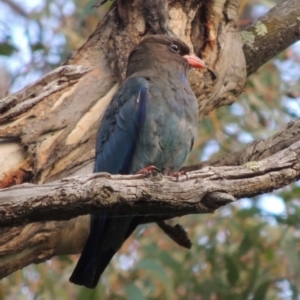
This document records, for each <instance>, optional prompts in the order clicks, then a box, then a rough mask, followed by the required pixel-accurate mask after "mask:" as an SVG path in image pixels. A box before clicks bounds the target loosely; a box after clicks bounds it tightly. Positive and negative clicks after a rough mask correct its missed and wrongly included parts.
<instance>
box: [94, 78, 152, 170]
mask: <svg viewBox="0 0 300 300" xmlns="http://www.w3.org/2000/svg"><path fill="white" fill-rule="evenodd" d="M147 89H148V84H147V81H146V80H145V79H144V78H136V77H134V78H129V79H127V80H126V81H125V82H124V84H123V85H122V86H121V88H120V89H119V91H118V92H117V94H116V95H115V97H114V99H113V100H112V103H111V105H110V106H109V107H108V109H107V111H106V113H105V115H104V117H103V120H102V124H101V127H100V130H99V132H98V137H97V147H96V164H95V169H94V171H95V172H108V173H110V174H128V172H129V167H130V163H131V159H132V156H133V153H134V148H135V143H136V140H137V137H138V135H139V132H140V129H141V127H142V126H143V124H144V121H145V116H146V106H147Z"/></svg>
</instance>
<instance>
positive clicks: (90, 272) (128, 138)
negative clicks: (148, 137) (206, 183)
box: [70, 77, 148, 288]
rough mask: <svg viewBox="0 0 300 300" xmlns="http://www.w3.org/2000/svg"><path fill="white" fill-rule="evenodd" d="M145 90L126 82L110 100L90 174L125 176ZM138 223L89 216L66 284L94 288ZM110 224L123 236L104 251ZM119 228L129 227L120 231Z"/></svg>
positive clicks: (140, 81) (142, 82)
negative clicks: (84, 238) (88, 226)
mask: <svg viewBox="0 0 300 300" xmlns="http://www.w3.org/2000/svg"><path fill="white" fill-rule="evenodd" d="M147 90H148V84H147V81H146V79H144V78H141V77H135V78H129V79H127V80H126V81H125V82H124V83H123V85H122V86H121V87H120V89H119V91H118V92H117V94H116V95H115V96H114V98H113V99H112V101H111V103H110V105H109V106H108V108H107V110H106V112H105V114H104V116H103V119H102V122H101V126H100V129H99V131H98V135H97V144H96V162H95V168H94V172H108V173H111V174H129V172H130V166H131V162H132V157H133V155H134V151H135V145H136V141H137V138H138V136H139V133H140V130H141V128H142V127H143V124H144V122H145V118H146V111H147V102H148V99H147ZM122 221H123V223H122ZM139 221H140V217H129V222H128V217H127V219H126V217H123V218H118V219H117V220H116V219H113V215H112V214H111V213H106V214H103V215H102V216H99V215H92V217H91V230H90V235H89V237H88V240H87V242H86V244H85V247H84V249H83V251H82V254H81V256H80V259H79V261H78V263H77V265H76V267H75V269H74V272H73V274H72V276H71V278H70V281H71V282H73V283H75V284H79V285H85V286H86V287H89V288H94V287H95V286H96V285H97V283H98V281H99V278H100V276H101V274H102V272H103V271H104V270H105V268H106V267H107V265H108V263H109V262H110V260H111V259H112V257H113V256H114V254H115V253H116V251H117V250H118V249H115V247H114V245H118V244H122V243H123V242H124V240H125V239H126V238H127V237H128V236H129V235H130V234H131V233H132V232H133V231H134V230H135V228H136V227H137V226H138V224H139ZM111 222H118V223H119V226H120V228H121V229H122V230H125V235H123V236H122V235H120V236H119V237H117V236H112V237H111V240H112V243H111V246H109V245H110V244H109V245H108V246H109V247H107V246H106V244H107V237H106V233H107V232H109V230H110V229H109V228H110V224H111ZM123 224H129V225H127V228H124V226H123ZM113 239H119V240H116V241H115V240H113ZM103 243H104V244H105V245H103Z"/></svg>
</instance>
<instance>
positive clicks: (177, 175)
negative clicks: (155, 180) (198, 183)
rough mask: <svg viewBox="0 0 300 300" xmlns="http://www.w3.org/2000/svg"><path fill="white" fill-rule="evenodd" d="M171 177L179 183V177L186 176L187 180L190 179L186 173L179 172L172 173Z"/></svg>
mask: <svg viewBox="0 0 300 300" xmlns="http://www.w3.org/2000/svg"><path fill="white" fill-rule="evenodd" d="M169 175H170V176H172V177H175V178H176V180H177V181H178V180H179V177H180V176H183V175H185V176H186V178H187V179H188V178H189V177H188V175H187V173H186V172H185V171H178V172H174V173H171V174H169Z"/></svg>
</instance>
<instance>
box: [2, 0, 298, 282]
mask: <svg viewBox="0 0 300 300" xmlns="http://www.w3.org/2000/svg"><path fill="white" fill-rule="evenodd" d="M239 2H240V1H239V0H227V1H225V0H215V1H207V0H201V1H195V0H186V1H179V0H175V1H174V0H172V1H171V0H168V1H163V0H155V1H154V0H153V1H145V0H137V1H130V0H127V1H115V3H114V4H113V5H112V8H111V10H110V11H109V13H108V14H107V16H106V17H105V19H104V20H103V21H101V22H99V24H98V27H97V28H96V30H95V32H94V33H93V34H92V35H91V36H90V38H89V39H88V40H87V41H86V43H85V44H84V45H83V46H82V47H81V48H80V49H78V50H77V51H76V52H74V53H72V54H71V55H70V57H69V58H68V60H67V61H66V62H65V63H64V64H63V65H62V66H61V67H60V68H58V69H56V70H55V71H53V72H51V73H49V74H47V75H46V76H44V77H43V78H42V79H41V80H39V81H38V82H36V83H34V84H33V85H31V86H29V87H27V88H25V89H24V90H22V91H20V92H19V93H17V94H15V95H12V96H8V97H6V98H4V99H2V100H1V101H0V165H1V167H2V168H1V170H2V172H1V174H0V188H5V187H10V186H13V185H16V184H21V183H23V182H31V183H38V184H40V183H47V184H48V185H47V186H48V187H53V184H54V183H53V182H52V181H54V180H58V179H62V178H64V177H66V176H71V175H78V174H88V173H91V172H92V168H93V163H94V155H95V153H94V145H95V137H96V131H97V129H98V126H99V122H100V119H101V116H102V114H103V111H104V110H105V108H106V106H107V104H108V103H109V101H110V100H111V98H112V96H113V95H114V93H115V91H116V90H117V88H118V83H119V81H120V79H121V78H122V77H123V76H124V72H125V69H126V61H127V56H128V53H129V52H130V50H131V49H132V48H133V46H134V45H136V44H137V43H138V42H139V41H140V39H141V38H142V37H143V36H145V35H147V34H154V33H164V34H169V35H173V34H175V35H177V36H178V37H180V38H181V39H183V40H184V41H185V42H186V43H187V44H188V45H189V46H190V47H191V48H192V50H193V51H194V52H195V53H196V54H197V55H199V56H201V57H202V58H203V59H204V60H205V61H206V63H207V65H208V66H209V68H208V70H207V71H206V72H205V73H201V72H199V71H196V70H193V71H192V72H190V81H191V85H192V88H193V90H194V92H195V94H196V95H197V98H198V101H199V110H200V117H203V116H204V115H205V114H207V113H209V112H210V111H212V110H214V109H216V108H218V107H220V106H222V105H225V104H230V103H232V102H233V101H235V99H236V97H237V96H238V95H239V94H240V93H241V92H242V91H243V87H244V84H245V81H246V77H247V74H246V73H248V75H249V74H251V73H252V72H253V71H254V70H256V69H257V68H258V67H259V66H261V65H262V64H263V63H265V62H266V61H267V60H268V59H269V58H270V57H271V56H270V54H269V53H272V56H274V55H275V54H277V53H279V52H280V51H282V50H283V49H284V47H287V46H288V45H290V44H291V43H292V42H294V41H295V40H296V39H299V36H298V33H299V27H297V26H299V23H297V22H299V21H296V23H295V18H294V17H293V18H294V19H290V18H288V17H287V16H288V14H289V11H291V15H293V16H294V14H293V13H292V11H298V10H299V5H298V3H297V2H298V0H291V1H286V2H289V4H287V3H286V2H284V3H283V4H281V5H278V6H277V8H274V9H273V10H272V11H271V12H270V13H268V14H267V15H266V16H265V17H263V18H265V19H263V18H262V19H261V22H262V23H263V22H264V20H269V21H268V22H269V23H270V24H271V23H272V22H273V21H274V20H277V23H276V28H275V29H276V30H274V34H273V31H272V28H273V27H270V28H269V27H268V24H267V23H266V26H267V28H268V33H267V34H266V35H264V36H257V37H255V38H254V42H253V44H252V46H251V47H250V46H249V44H246V45H244V48H243V49H242V43H241V41H240V35H239V32H238V30H237V26H236V21H237V12H238V6H239ZM282 5H283V6H284V5H285V7H286V9H282V10H281V8H282V7H283V6H282ZM297 5H298V7H297ZM287 7H288V8H287ZM288 9H289V10H288ZM296 9H298V10H296ZM281 14H282V15H283V16H285V17H284V18H283V20H284V21H281ZM298 15H299V14H298ZM290 20H292V21H291V22H290V23H289V24H290V25H291V27H292V28H291V29H290V30H291V34H284V33H285V32H286V31H285V25H286V23H287V22H289V21H290ZM297 20H298V19H297ZM272 24H273V23H272ZM293 24H294V25H293ZM253 26H254V27H255V26H256V25H255V24H254V25H253ZM254 27H253V28H254ZM247 30H248V32H251V31H252V30H254V29H252V27H249V28H248V29H247ZM278 36H281V40H280V41H281V42H280V43H277V44H276V45H274V44H272V43H270V42H269V41H272V40H274V39H275V40H276V39H277V40H278ZM261 49H262V50H263V51H261ZM243 51H244V53H243ZM244 54H245V57H246V60H247V69H246V63H245V57H244ZM299 128H300V125H299V121H297V122H295V123H293V124H291V125H290V127H288V129H287V130H286V131H284V132H281V133H279V134H278V135H277V136H274V137H271V138H269V139H268V140H266V141H256V142H254V143H252V144H251V145H249V147H247V149H246V150H245V151H239V152H238V153H233V154H231V155H228V156H226V157H223V158H220V159H215V160H212V161H210V162H208V163H204V164H201V165H198V166H196V167H194V169H195V168H199V167H202V166H204V165H209V164H210V165H213V166H217V165H220V166H229V167H227V168H225V169H224V167H223V169H222V168H221V169H217V168H206V170H200V171H197V172H196V173H195V174H196V175H195V176H196V177H192V178H190V179H189V180H187V181H185V180H183V181H180V182H178V183H177V182H173V181H170V179H168V178H163V179H161V180H157V181H154V180H151V179H145V180H137V181H136V184H138V185H139V186H140V184H141V182H144V183H145V182H146V183H148V184H149V187H148V186H146V187H145V188H147V189H150V187H151V186H152V187H153V186H155V185H158V186H160V188H161V189H163V187H164V184H165V183H167V186H168V184H169V185H170V186H172V187H173V186H174V187H177V189H178V188H179V187H183V186H185V185H187V187H189V188H190V191H191V195H196V193H197V190H195V189H192V188H191V186H189V184H190V183H191V182H192V183H197V184H199V183H200V185H201V182H202V181H203V180H208V181H209V180H211V183H212V187H213V188H212V189H211V190H207V189H206V190H204V191H205V193H206V194H207V195H209V196H206V197H204V196H203V194H201V195H200V196H201V197H200V198H201V199H202V200H201V201H202V202H201V201H200V202H198V203H195V202H193V201H192V202H191V203H190V204H191V205H190V207H192V206H193V205H194V207H193V210H191V212H195V207H196V211H197V212H203V213H204V212H205V211H206V212H212V211H213V210H214V209H216V208H217V207H218V206H220V205H221V204H225V203H227V202H229V201H231V200H233V199H234V197H236V198H239V197H243V195H244V194H238V193H237V194H235V193H234V192H233V191H232V190H230V191H229V190H225V192H224V186H227V182H230V181H232V182H236V183H237V182H238V184H237V185H239V184H240V181H238V180H242V181H243V180H250V181H249V182H251V185H250V183H249V182H248V183H249V188H250V187H251V188H252V192H250V191H248V194H247V195H253V194H257V193H263V192H265V191H266V190H271V189H275V188H278V187H280V186H283V185H286V184H288V183H289V182H292V181H294V180H296V178H298V171H299V166H298V165H299V163H296V161H298V156H297V151H298V153H299V149H298V148H297V149H295V148H293V147H298V146H299V145H298V143H296V144H294V143H295V142H296V141H298V140H299ZM295 145H296V146H295ZM288 147H289V148H288ZM284 149H286V150H284ZM281 150H283V151H288V152H285V155H288V157H289V159H291V160H289V159H287V158H286V156H280V155H282V154H280V153H278V152H279V151H281ZM296 150H297V151H296ZM275 153H277V154H276V155H279V156H278V157H277V161H272V160H271V161H269V160H268V159H271V158H268V157H270V155H273V154H275ZM282 153H283V152H282ZM262 158H266V160H265V161H264V164H263V165H262V166H259V167H258V168H256V169H254V170H249V169H247V168H245V167H242V166H240V167H233V166H238V165H242V164H244V163H245V162H247V161H249V160H261V159H262ZM275 162H276V163H277V165H276V167H275ZM278 162H279V164H278ZM268 164H270V165H268ZM279 165H280V166H281V167H279ZM191 169H193V167H192V168H190V169H189V170H191ZM216 170H218V172H220V171H222V172H223V171H224V172H225V171H226V172H228V173H226V174H227V175H226V176H229V177H228V178H225V177H222V176H220V173H214V172H215V171H216ZM205 172H206V173H205ZM235 172H241V173H239V174H240V175H241V178H237V177H235V176H236V173H235ZM205 174H206V175H205ZM216 174H217V175H216ZM90 176H91V177H89V176H88V177H87V178H94V177H97V176H99V175H90ZM193 176H194V175H193ZM197 176H198V177H197ZM199 176H200V177H199ZM205 176H206V177H205ZM218 176H219V177H218ZM199 178H201V180H199ZM258 179H262V180H263V181H265V182H268V183H269V184H270V185H268V186H260V188H258V186H257V184H258V183H257V181H258ZM69 180H70V179H67V181H65V182H64V184H67V183H69ZM106 180H108V179H106ZM122 180H123V181H122ZM122 180H121V179H120V180H119V179H118V183H119V181H122V182H126V180H124V179H122ZM272 180H273V183H272ZM127 181H128V180H127ZM225 181H226V184H224V182H225ZM50 182H51V183H50ZM109 182H110V184H112V185H113V181H109ZM221 182H223V185H222V186H218V184H220V183H221ZM88 183H89V181H88V182H87V186H89V185H88ZM162 183H164V184H163V185H162ZM272 184H273V185H272ZM47 186H46V187H47ZM113 186H114V185H113ZM170 186H169V187H170ZM114 187H115V186H114ZM219 187H220V188H221V192H220V190H218V188H219ZM19 188H20V189H19ZM23 188H24V186H21V187H14V188H12V189H13V190H14V191H15V192H16V191H19V192H21V190H22V189H23ZM27 188H29V187H27ZM206 188H207V187H206ZM256 188H257V189H256ZM18 189H19V190H18ZM255 189H256V190H255ZM33 190H35V189H33ZM42 190H43V187H38V188H37V191H42ZM50 190H51V188H50ZM22 191H23V190H22ZM76 191H78V189H77V190H76ZM6 192H7V190H3V191H1V192H0V193H6ZM73 192H74V191H73ZM86 192H87V191H86ZM161 192H162V191H161ZM151 193H152V190H151ZM151 193H150V196H149V195H148V194H147V195H143V197H144V198H145V199H148V198H149V197H150V198H151V197H154V194H151ZM205 193H204V194H205ZM8 194H9V195H10V196H12V195H13V193H12V192H11V191H10V190H9V193H8ZM22 194H23V193H22ZM133 194H134V193H133ZM2 195H4V194H2ZM6 195H7V194H6ZM120 195H121V194H120ZM120 195H119V196H120ZM124 195H126V194H124ZM124 195H122V196H120V197H119V198H118V197H117V198H115V199H119V201H121V199H123V198H122V197H123V196H124ZM162 195H164V194H160V195H159V197H158V196H157V197H156V198H155V199H156V200H155V201H154V202H153V204H149V203H150V202H149V201H146V202H145V201H144V202H145V203H146V205H153V206H155V205H158V204H159V205H162V207H166V206H165V205H166V203H162V202H159V201H163V200H164V198H161V196H162ZM93 196H96V194H95V193H94V194H93ZM175 196H176V195H174V197H175ZM198 196H199V195H198ZM76 197H78V195H77V196H76V195H75V196H74V197H71V198H69V200H70V201H71V203H73V204H72V205H75V204H74V203H75V202H74V199H76ZM124 197H125V196H124ZM147 197H148V198H147ZM144 198H143V199H144ZM7 199H8V198H6V200H0V203H1V212H2V215H1V216H2V218H3V216H4V215H5V216H6V217H4V219H6V220H8V219H9V218H8V219H7V217H8V216H9V214H12V215H11V216H13V215H15V216H14V218H11V219H10V222H15V221H12V220H15V217H16V213H17V212H19V214H18V215H19V216H21V215H22V213H25V214H28V213H29V216H28V215H26V216H25V217H24V215H23V219H22V218H21V220H19V221H20V222H23V223H24V222H25V223H26V222H28V220H29V219H30V221H37V220H38V218H36V217H38V216H39V213H38V211H39V209H41V211H42V210H43V209H45V207H44V208H43V204H45V203H46V202H45V201H44V202H43V201H41V202H40V206H38V204H37V203H35V204H34V205H32V206H31V208H32V209H33V210H34V209H36V208H38V210H35V211H34V214H33V216H35V219H34V218H33V219H32V215H30V212H31V213H32V212H33V210H28V208H29V207H28V205H27V206H26V205H25V206H23V209H21V211H17V210H14V209H11V210H10V211H9V212H8V211H6V213H5V214H4V210H3V206H2V204H3V205H4V204H5V203H7V202H5V201H7ZM89 199H90V202H89V201H87V202H84V201H82V200H81V202H80V203H81V204H80V205H81V206H80V207H81V208H83V209H85V210H84V212H86V213H87V212H88V211H90V208H91V207H97V208H99V207H100V206H101V205H100V204H97V203H94V202H93V201H92V200H91V198H89ZM101 199H102V198H101ZM135 199H136V202H135V204H134V205H139V201H138V200H137V199H138V198H135ZM151 199H152V198H151ZM32 200H33V199H32ZM198 200H199V198H198ZM224 200H225V201H224ZM3 201H4V202H3ZM72 201H73V202H72ZM61 203H62V204H63V205H62V207H63V208H64V209H65V210H68V206H69V205H70V202H68V201H63V200H62V202H61ZM100 203H101V202H100ZM105 203H106V204H105V205H106V206H105V209H107V208H108V206H109V205H112V204H109V203H107V202H105ZM113 203H115V205H117V206H119V204H120V203H121V202H120V203H119V202H118V201H117V202H113ZM151 203H152V200H151ZM203 203H204V204H203ZM131 204H132V203H131ZM173 204H174V205H175V203H173ZM23 205H24V203H23ZM76 205H77V204H76ZM76 205H75V206H76ZM120 205H125V204H120ZM176 205H177V206H178V203H177V204H176ZM131 207H132V206H130V205H129V206H128V207H127V209H129V208H130V209H131ZM134 207H135V206H134ZM6 208H7V207H6ZM102 208H103V207H102ZM173 208H174V215H176V214H179V213H182V214H185V213H187V211H185V210H183V208H182V211H177V208H176V209H175V207H173ZM201 209H202V211H201ZM125 210H126V209H125ZM70 211H72V210H70ZM188 213H189V212H188ZM72 215H73V216H74V215H78V213H75V214H73V212H69V215H68V213H67V214H66V215H64V216H65V217H68V218H70V217H71V216H72ZM40 216H42V214H41V215H40ZM168 217H171V216H170V215H166V216H164V217H163V219H166V218H168ZM59 218H61V214H60V215H59ZM54 219H56V218H54ZM26 220H27V221H26ZM42 220H43V222H36V223H31V224H28V225H26V226H25V227H24V226H16V227H13V228H4V227H2V228H1V229H0V232H1V241H0V253H1V259H0V276H1V277H4V276H7V275H8V274H10V273H11V272H13V271H15V270H17V269H20V268H23V267H24V266H26V265H28V264H30V263H37V262H41V261H44V260H46V259H49V258H51V257H52V256H54V255H59V254H71V253H79V252H80V251H81V249H82V246H83V244H84V242H85V240H86V238H87V234H88V226H89V217H88V216H82V217H77V218H76V219H72V220H69V221H49V222H45V221H44V220H45V219H44V218H42ZM161 220H162V218H158V217H155V218H153V217H151V216H149V217H147V218H146V220H145V222H150V221H151V222H155V221H161ZM4 223H5V221H4ZM4 223H2V226H3V224H4ZM7 224H8V223H6V225H7ZM11 224H13V223H11ZM162 227H164V226H162ZM164 228H165V229H166V227H164ZM168 230H169V229H168ZM168 230H166V231H168ZM170 231H171V230H169V232H170ZM170 234H172V233H170ZM62 237H63V238H62ZM184 243H186V245H187V244H188V241H185V242H184Z"/></svg>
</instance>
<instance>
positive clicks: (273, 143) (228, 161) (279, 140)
mask: <svg viewBox="0 0 300 300" xmlns="http://www.w3.org/2000/svg"><path fill="white" fill-rule="evenodd" d="M299 140H300V120H296V121H292V122H290V123H289V124H288V126H287V128H285V129H284V130H282V131H280V132H278V133H276V134H274V135H273V136H270V137H269V138H267V139H265V140H256V141H253V142H252V143H250V144H249V145H248V146H247V147H246V148H245V149H243V150H240V151H236V152H232V153H229V154H225V155H223V156H221V157H217V158H212V159H210V160H207V161H204V162H201V163H199V164H196V165H192V166H186V167H183V168H182V171H185V172H190V171H195V170H199V169H201V168H203V167H206V166H240V165H243V164H245V163H247V162H249V161H258V160H262V159H264V158H266V157H269V156H271V155H273V154H275V153H277V152H279V151H281V150H283V149H286V148H288V147H289V146H291V145H292V144H293V143H295V142H297V141H299Z"/></svg>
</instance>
